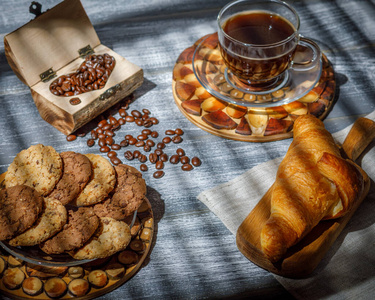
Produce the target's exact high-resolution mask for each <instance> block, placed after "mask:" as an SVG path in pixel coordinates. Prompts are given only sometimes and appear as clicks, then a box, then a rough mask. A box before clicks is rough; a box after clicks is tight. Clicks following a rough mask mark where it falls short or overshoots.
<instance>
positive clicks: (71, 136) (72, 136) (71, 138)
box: [66, 134, 77, 142]
mask: <svg viewBox="0 0 375 300" xmlns="http://www.w3.org/2000/svg"><path fill="white" fill-rule="evenodd" d="M76 138H77V136H76V135H74V134H69V135H67V136H66V140H67V141H68V142H73V141H74V140H76Z"/></svg>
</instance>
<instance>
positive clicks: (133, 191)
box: [94, 164, 147, 220]
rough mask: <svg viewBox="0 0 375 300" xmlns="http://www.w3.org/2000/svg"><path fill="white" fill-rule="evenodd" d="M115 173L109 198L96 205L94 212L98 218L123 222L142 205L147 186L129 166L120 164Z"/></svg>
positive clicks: (135, 170)
mask: <svg viewBox="0 0 375 300" xmlns="http://www.w3.org/2000/svg"><path fill="white" fill-rule="evenodd" d="M115 171H116V178H117V184H116V186H115V188H114V190H113V192H112V196H111V198H109V199H107V200H105V201H103V202H102V203H98V204H96V205H95V206H94V211H95V213H96V214H97V215H98V216H99V217H104V216H106V217H111V218H114V219H116V220H123V219H124V218H126V217H127V216H129V215H131V214H132V213H134V211H136V210H137V209H138V207H139V206H140V205H141V204H142V202H143V200H144V198H145V195H146V192H147V186H146V182H145V180H144V179H143V178H142V174H141V172H139V171H138V170H137V169H135V168H133V167H131V166H128V165H125V164H120V165H117V166H116V167H115Z"/></svg>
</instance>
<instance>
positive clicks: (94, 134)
mask: <svg viewBox="0 0 375 300" xmlns="http://www.w3.org/2000/svg"><path fill="white" fill-rule="evenodd" d="M91 138H92V139H93V140H96V139H97V138H98V133H97V132H96V131H95V130H91Z"/></svg>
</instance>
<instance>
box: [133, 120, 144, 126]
mask: <svg viewBox="0 0 375 300" xmlns="http://www.w3.org/2000/svg"><path fill="white" fill-rule="evenodd" d="M134 122H135V124H137V125H138V126H143V124H144V121H143V120H142V119H135V121H134Z"/></svg>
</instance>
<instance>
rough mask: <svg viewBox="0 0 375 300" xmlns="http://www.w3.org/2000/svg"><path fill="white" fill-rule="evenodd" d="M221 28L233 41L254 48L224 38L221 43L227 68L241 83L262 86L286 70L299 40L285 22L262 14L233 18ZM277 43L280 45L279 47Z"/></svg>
mask: <svg viewBox="0 0 375 300" xmlns="http://www.w3.org/2000/svg"><path fill="white" fill-rule="evenodd" d="M222 28H223V31H224V32H225V33H226V34H227V35H228V36H230V37H231V38H232V39H235V40H236V41H239V42H241V43H245V44H248V45H253V46H255V47H251V46H250V47H248V46H247V45H244V44H241V43H236V42H233V40H231V39H229V38H227V37H226V36H223V38H222V39H221V40H220V48H221V53H222V56H223V59H224V61H225V63H226V65H227V66H228V67H229V69H230V70H231V71H232V72H233V73H234V74H235V75H236V76H238V77H239V78H240V79H242V80H243V81H251V82H253V83H257V82H258V83H262V82H265V81H268V80H270V79H272V78H274V77H276V76H278V75H280V74H281V73H283V72H284V71H285V70H286V69H287V68H288V67H289V64H290V62H291V60H292V58H293V54H294V51H295V48H296V44H297V39H298V37H297V36H296V35H295V36H293V34H294V33H295V32H296V29H295V28H294V26H293V25H292V24H291V23H290V22H289V21H288V20H286V19H285V18H283V17H281V16H279V15H275V14H271V13H268V12H265V11H251V12H245V13H241V14H237V15H234V16H232V17H231V18H229V19H228V20H227V21H226V22H225V23H224V24H223V27H222ZM290 37H291V38H290ZM288 38H290V40H287V39H288ZM285 40H287V41H285ZM283 41H284V42H283ZM280 42H283V43H281V44H278V43H280ZM270 45H272V46H271V47H270ZM262 46H264V47H262Z"/></svg>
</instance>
